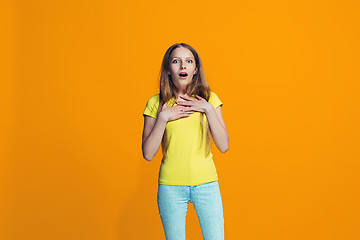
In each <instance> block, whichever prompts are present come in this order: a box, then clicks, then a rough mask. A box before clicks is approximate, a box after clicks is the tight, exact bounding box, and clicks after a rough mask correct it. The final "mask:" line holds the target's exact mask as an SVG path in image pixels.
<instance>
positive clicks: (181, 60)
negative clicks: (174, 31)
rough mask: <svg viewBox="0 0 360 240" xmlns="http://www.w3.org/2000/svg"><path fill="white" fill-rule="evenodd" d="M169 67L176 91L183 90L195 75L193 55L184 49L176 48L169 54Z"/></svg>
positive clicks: (195, 68)
mask: <svg viewBox="0 0 360 240" xmlns="http://www.w3.org/2000/svg"><path fill="white" fill-rule="evenodd" d="M169 66H170V72H169V73H170V75H171V79H172V80H173V82H174V84H175V86H176V87H177V88H178V89H183V88H184V87H186V86H187V85H188V84H189V83H191V81H192V79H193V76H194V75H195V74H196V73H197V67H196V62H195V58H194V55H193V54H192V52H191V51H190V50H189V49H187V48H184V47H179V48H176V49H175V50H174V51H173V52H172V53H171V55H170V62H169Z"/></svg>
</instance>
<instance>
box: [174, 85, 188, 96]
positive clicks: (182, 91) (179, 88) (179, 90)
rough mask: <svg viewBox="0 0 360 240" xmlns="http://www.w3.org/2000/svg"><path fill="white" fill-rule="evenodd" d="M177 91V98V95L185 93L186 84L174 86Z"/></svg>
mask: <svg viewBox="0 0 360 240" xmlns="http://www.w3.org/2000/svg"><path fill="white" fill-rule="evenodd" d="M176 88H177V92H176V97H177V98H179V96H183V95H185V93H186V85H185V86H176Z"/></svg>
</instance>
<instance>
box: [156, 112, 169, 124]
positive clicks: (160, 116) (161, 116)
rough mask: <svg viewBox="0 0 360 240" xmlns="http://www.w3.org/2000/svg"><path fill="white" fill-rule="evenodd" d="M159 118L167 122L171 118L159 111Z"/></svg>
mask: <svg viewBox="0 0 360 240" xmlns="http://www.w3.org/2000/svg"><path fill="white" fill-rule="evenodd" d="M158 120H160V121H163V122H165V123H167V122H168V121H169V119H168V118H167V117H166V114H163V113H162V112H160V113H159V115H158Z"/></svg>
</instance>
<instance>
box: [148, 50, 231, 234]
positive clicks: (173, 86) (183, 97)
mask: <svg viewBox="0 0 360 240" xmlns="http://www.w3.org/2000/svg"><path fill="white" fill-rule="evenodd" d="M222 105H223V104H222V102H221V101H220V99H219V98H218V96H217V95H216V94H215V93H214V92H212V91H210V88H209V85H208V83H207V81H206V79H205V75H204V70H203V66H202V63H201V60H200V57H199V55H198V53H197V52H196V51H195V49H194V48H192V47H191V46H190V45H188V44H186V43H177V44H174V45H172V46H171V47H170V48H169V49H168V50H167V51H166V53H165V56H164V58H163V62H162V66H161V74H160V93H159V94H156V95H154V96H152V97H151V98H150V99H149V101H148V102H147V104H146V108H145V110H144V113H143V115H144V130H143V136H142V151H143V156H144V158H145V159H146V160H148V161H151V160H152V159H153V157H154V156H155V154H156V153H157V151H158V150H159V148H160V145H161V147H162V153H163V158H162V161H161V166H160V171H159V181H158V193H157V202H158V208H159V214H160V217H161V221H162V224H163V227H164V232H165V236H166V239H167V240H178V239H179V240H185V222H186V213H187V209H188V203H189V202H191V203H193V204H194V208H195V212H196V214H197V216H198V219H199V223H200V226H201V230H202V234H203V237H204V239H205V240H222V239H224V216H223V205H222V198H221V193H220V188H219V184H218V176H217V172H216V168H215V164H214V161H213V158H212V156H213V155H212V153H211V149H210V148H211V136H212V138H213V140H214V143H215V145H216V146H217V148H218V149H219V150H220V152H222V153H225V152H226V151H227V150H228V149H229V135H228V131H227V128H226V125H225V122H224V119H223V116H222V112H221V106H222Z"/></svg>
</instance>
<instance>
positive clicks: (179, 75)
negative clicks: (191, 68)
mask: <svg viewBox="0 0 360 240" xmlns="http://www.w3.org/2000/svg"><path fill="white" fill-rule="evenodd" d="M181 73H186V74H187V76H185V77H182V76H180V74H181ZM188 76H189V74H188V73H187V72H180V73H179V77H180V78H181V79H185V78H187V77H188Z"/></svg>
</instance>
